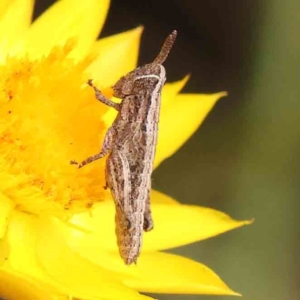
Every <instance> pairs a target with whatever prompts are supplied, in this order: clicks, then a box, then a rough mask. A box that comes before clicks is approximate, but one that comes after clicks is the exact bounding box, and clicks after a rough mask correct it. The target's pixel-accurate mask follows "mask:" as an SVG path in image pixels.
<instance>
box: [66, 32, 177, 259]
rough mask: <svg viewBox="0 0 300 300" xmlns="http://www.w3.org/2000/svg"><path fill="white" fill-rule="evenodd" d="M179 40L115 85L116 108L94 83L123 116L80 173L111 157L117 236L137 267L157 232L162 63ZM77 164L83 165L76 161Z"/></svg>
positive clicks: (109, 168) (109, 176)
mask: <svg viewBox="0 0 300 300" xmlns="http://www.w3.org/2000/svg"><path fill="white" fill-rule="evenodd" d="M176 36H177V32H176V31H175V30H174V31H173V32H172V33H171V34H170V35H169V36H168V37H167V39H166V40H165V42H164V44H163V46H162V48H161V50H160V52H159V54H158V56H157V57H156V58H155V59H154V61H153V62H152V63H149V64H146V65H144V66H141V67H138V68H136V69H135V70H133V71H131V72H129V73H128V74H127V75H125V76H123V77H121V78H120V80H119V81H118V82H117V83H116V84H115V85H114V86H113V91H114V96H115V97H117V98H121V99H122V101H121V103H115V102H113V101H111V100H110V99H108V98H106V97H105V96H104V95H103V94H102V93H101V91H100V90H99V89H98V88H97V87H95V86H94V85H93V83H92V81H91V80H89V81H88V84H89V85H90V86H91V87H93V89H94V91H95V96H96V98H97V99H98V100H99V101H100V102H102V103H104V104H106V105H108V106H110V107H113V108H114V109H116V110H117V111H118V115H117V117H116V119H115V121H114V122H113V124H112V126H111V127H110V128H109V129H108V131H107V133H106V135H105V138H104V142H103V145H102V149H101V151H100V152H99V153H98V154H96V155H94V156H91V157H89V158H87V159H86V160H84V161H82V162H81V163H80V164H79V168H81V167H83V166H85V165H87V164H89V163H91V162H93V161H95V160H97V159H100V158H102V157H104V156H106V155H108V157H107V161H106V169H105V178H106V188H107V187H108V188H109V189H110V190H111V193H112V197H113V199H114V202H115V206H116V214H115V221H116V235H117V243H118V247H119V252H120V256H121V257H122V259H123V260H124V262H125V264H126V265H130V264H132V263H136V262H137V258H138V256H139V254H140V250H141V245H142V235H143V231H150V230H151V229H153V220H152V216H151V208H150V190H151V173H152V169H153V161H154V155H155V149H156V143H157V132H158V121H159V113H160V101H161V99H160V98H161V90H162V87H163V86H164V84H165V81H166V71H165V68H164V67H163V66H162V63H163V62H164V61H165V60H166V58H167V56H168V54H169V52H170V50H171V48H172V46H173V44H174V42H175V39H176ZM71 163H72V164H78V163H77V162H76V161H72V162H71Z"/></svg>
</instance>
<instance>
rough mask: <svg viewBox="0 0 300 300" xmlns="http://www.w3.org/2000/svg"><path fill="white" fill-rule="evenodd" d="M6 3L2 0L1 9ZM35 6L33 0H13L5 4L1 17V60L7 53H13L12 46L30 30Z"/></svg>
mask: <svg viewBox="0 0 300 300" xmlns="http://www.w3.org/2000/svg"><path fill="white" fill-rule="evenodd" d="M5 2H6V1H4V3H5ZM4 3H2V1H1V5H0V10H1V8H2V9H3V5H4ZM33 6H34V1H33V0H13V1H11V2H10V4H9V5H6V6H5V11H3V14H2V15H1V19H0V32H1V36H0V49H1V50H0V61H1V60H3V59H4V58H5V57H6V55H7V54H10V55H11V54H12V52H11V51H10V48H11V47H12V46H13V45H14V44H15V43H16V42H17V40H18V39H19V38H20V37H21V36H23V35H24V34H25V32H26V31H27V30H28V28H29V25H30V22H31V16H32V11H33Z"/></svg>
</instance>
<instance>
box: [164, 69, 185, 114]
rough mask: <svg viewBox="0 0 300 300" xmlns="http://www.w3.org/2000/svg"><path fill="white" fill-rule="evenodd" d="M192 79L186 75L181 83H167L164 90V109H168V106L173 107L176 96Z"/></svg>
mask: <svg viewBox="0 0 300 300" xmlns="http://www.w3.org/2000/svg"><path fill="white" fill-rule="evenodd" d="M189 79H190V75H186V76H185V77H184V78H182V79H181V80H179V81H175V82H172V83H166V84H165V86H164V88H163V90H162V93H161V95H162V108H164V109H167V107H168V105H172V103H173V100H174V98H175V96H177V94H178V93H179V92H180V91H181V90H182V88H183V87H184V86H185V84H186V83H187V82H188V80H189Z"/></svg>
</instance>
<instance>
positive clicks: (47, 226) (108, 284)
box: [37, 217, 149, 300]
mask: <svg viewBox="0 0 300 300" xmlns="http://www.w3.org/2000/svg"><path fill="white" fill-rule="evenodd" d="M62 225H63V224H62V223H61V221H59V220H57V219H55V218H50V217H49V218H45V217H44V218H43V219H42V220H41V223H40V227H39V228H40V234H39V239H38V243H37V257H38V259H39V263H40V265H41V266H42V268H43V269H44V270H45V271H46V273H47V274H48V275H49V276H51V278H52V279H54V280H55V281H57V282H60V283H62V284H63V286H64V287H65V288H67V289H68V290H69V292H70V294H72V295H73V296H74V297H77V298H84V299H94V298H95V299H97V297H103V298H105V299H136V300H143V299H149V298H148V297H146V296H142V295H140V294H139V293H138V292H136V291H135V290H133V289H130V288H128V287H126V286H125V285H124V284H123V283H122V282H121V280H120V278H119V276H118V274H117V273H114V272H111V271H109V270H107V269H105V268H101V267H99V266H96V265H95V264H93V263H92V262H90V261H89V260H87V259H85V258H83V257H82V256H81V255H78V254H77V253H75V252H74V251H72V249H71V248H70V247H69V246H68V245H67V244H66V242H67V241H68V237H69V238H71V236H72V228H67V227H64V226H62ZM64 229H65V230H64ZM100 255H101V254H100ZM62 262H63V263H62Z"/></svg>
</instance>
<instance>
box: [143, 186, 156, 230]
mask: <svg viewBox="0 0 300 300" xmlns="http://www.w3.org/2000/svg"><path fill="white" fill-rule="evenodd" d="M150 191H151V188H150V187H149V189H148V195H147V200H146V205H145V212H144V225H143V229H144V231H150V230H152V229H153V226H154V224H153V219H152V213H151V204H150Z"/></svg>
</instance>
